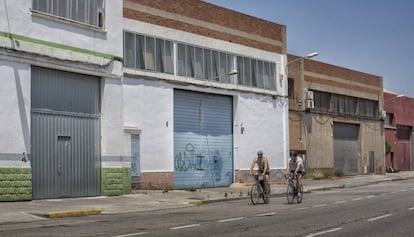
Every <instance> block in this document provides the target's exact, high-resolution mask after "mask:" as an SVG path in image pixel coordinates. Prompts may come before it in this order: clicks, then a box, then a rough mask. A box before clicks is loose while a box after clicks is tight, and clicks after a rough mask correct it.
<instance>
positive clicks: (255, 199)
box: [250, 174, 270, 205]
mask: <svg viewBox="0 0 414 237" xmlns="http://www.w3.org/2000/svg"><path fill="white" fill-rule="evenodd" d="M254 176H255V181H256V182H255V183H254V184H253V185H252V186H251V188H250V199H251V201H252V203H253V205H256V204H258V203H259V200H260V199H261V198H263V202H264V203H266V204H267V203H269V196H270V187H269V186H268V192H267V193H266V192H265V190H264V187H263V186H262V182H263V184H264V185H266V183H265V182H264V175H259V174H255V175H254Z"/></svg>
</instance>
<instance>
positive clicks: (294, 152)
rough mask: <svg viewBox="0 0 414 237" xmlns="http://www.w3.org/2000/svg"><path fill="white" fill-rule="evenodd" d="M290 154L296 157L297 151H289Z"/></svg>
mask: <svg viewBox="0 0 414 237" xmlns="http://www.w3.org/2000/svg"><path fill="white" fill-rule="evenodd" d="M290 156H293V157H296V156H298V152H297V151H290Z"/></svg>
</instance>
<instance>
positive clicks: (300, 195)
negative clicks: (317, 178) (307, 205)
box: [297, 185, 303, 203]
mask: <svg viewBox="0 0 414 237" xmlns="http://www.w3.org/2000/svg"><path fill="white" fill-rule="evenodd" d="M302 199H303V185H301V186H300V189H299V190H298V195H297V201H298V203H301V202H302Z"/></svg>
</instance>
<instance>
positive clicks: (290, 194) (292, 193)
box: [286, 183, 295, 204]
mask: <svg viewBox="0 0 414 237" xmlns="http://www.w3.org/2000/svg"><path fill="white" fill-rule="evenodd" d="M286 195H287V201H288V203H289V204H292V203H293V200H294V199H295V188H294V187H293V185H292V183H289V184H288V186H287V191H286Z"/></svg>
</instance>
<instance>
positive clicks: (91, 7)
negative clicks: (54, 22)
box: [32, 0, 104, 28]
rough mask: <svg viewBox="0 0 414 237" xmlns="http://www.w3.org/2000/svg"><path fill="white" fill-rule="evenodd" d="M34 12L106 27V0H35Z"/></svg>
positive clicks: (33, 3)
mask: <svg viewBox="0 0 414 237" xmlns="http://www.w3.org/2000/svg"><path fill="white" fill-rule="evenodd" d="M32 10H33V11H36V12H41V13H43V14H47V15H51V16H56V17H58V18H61V19H65V20H70V21H73V22H77V23H81V24H86V25H90V26H94V27H98V28H103V26H104V0H33V2H32Z"/></svg>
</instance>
